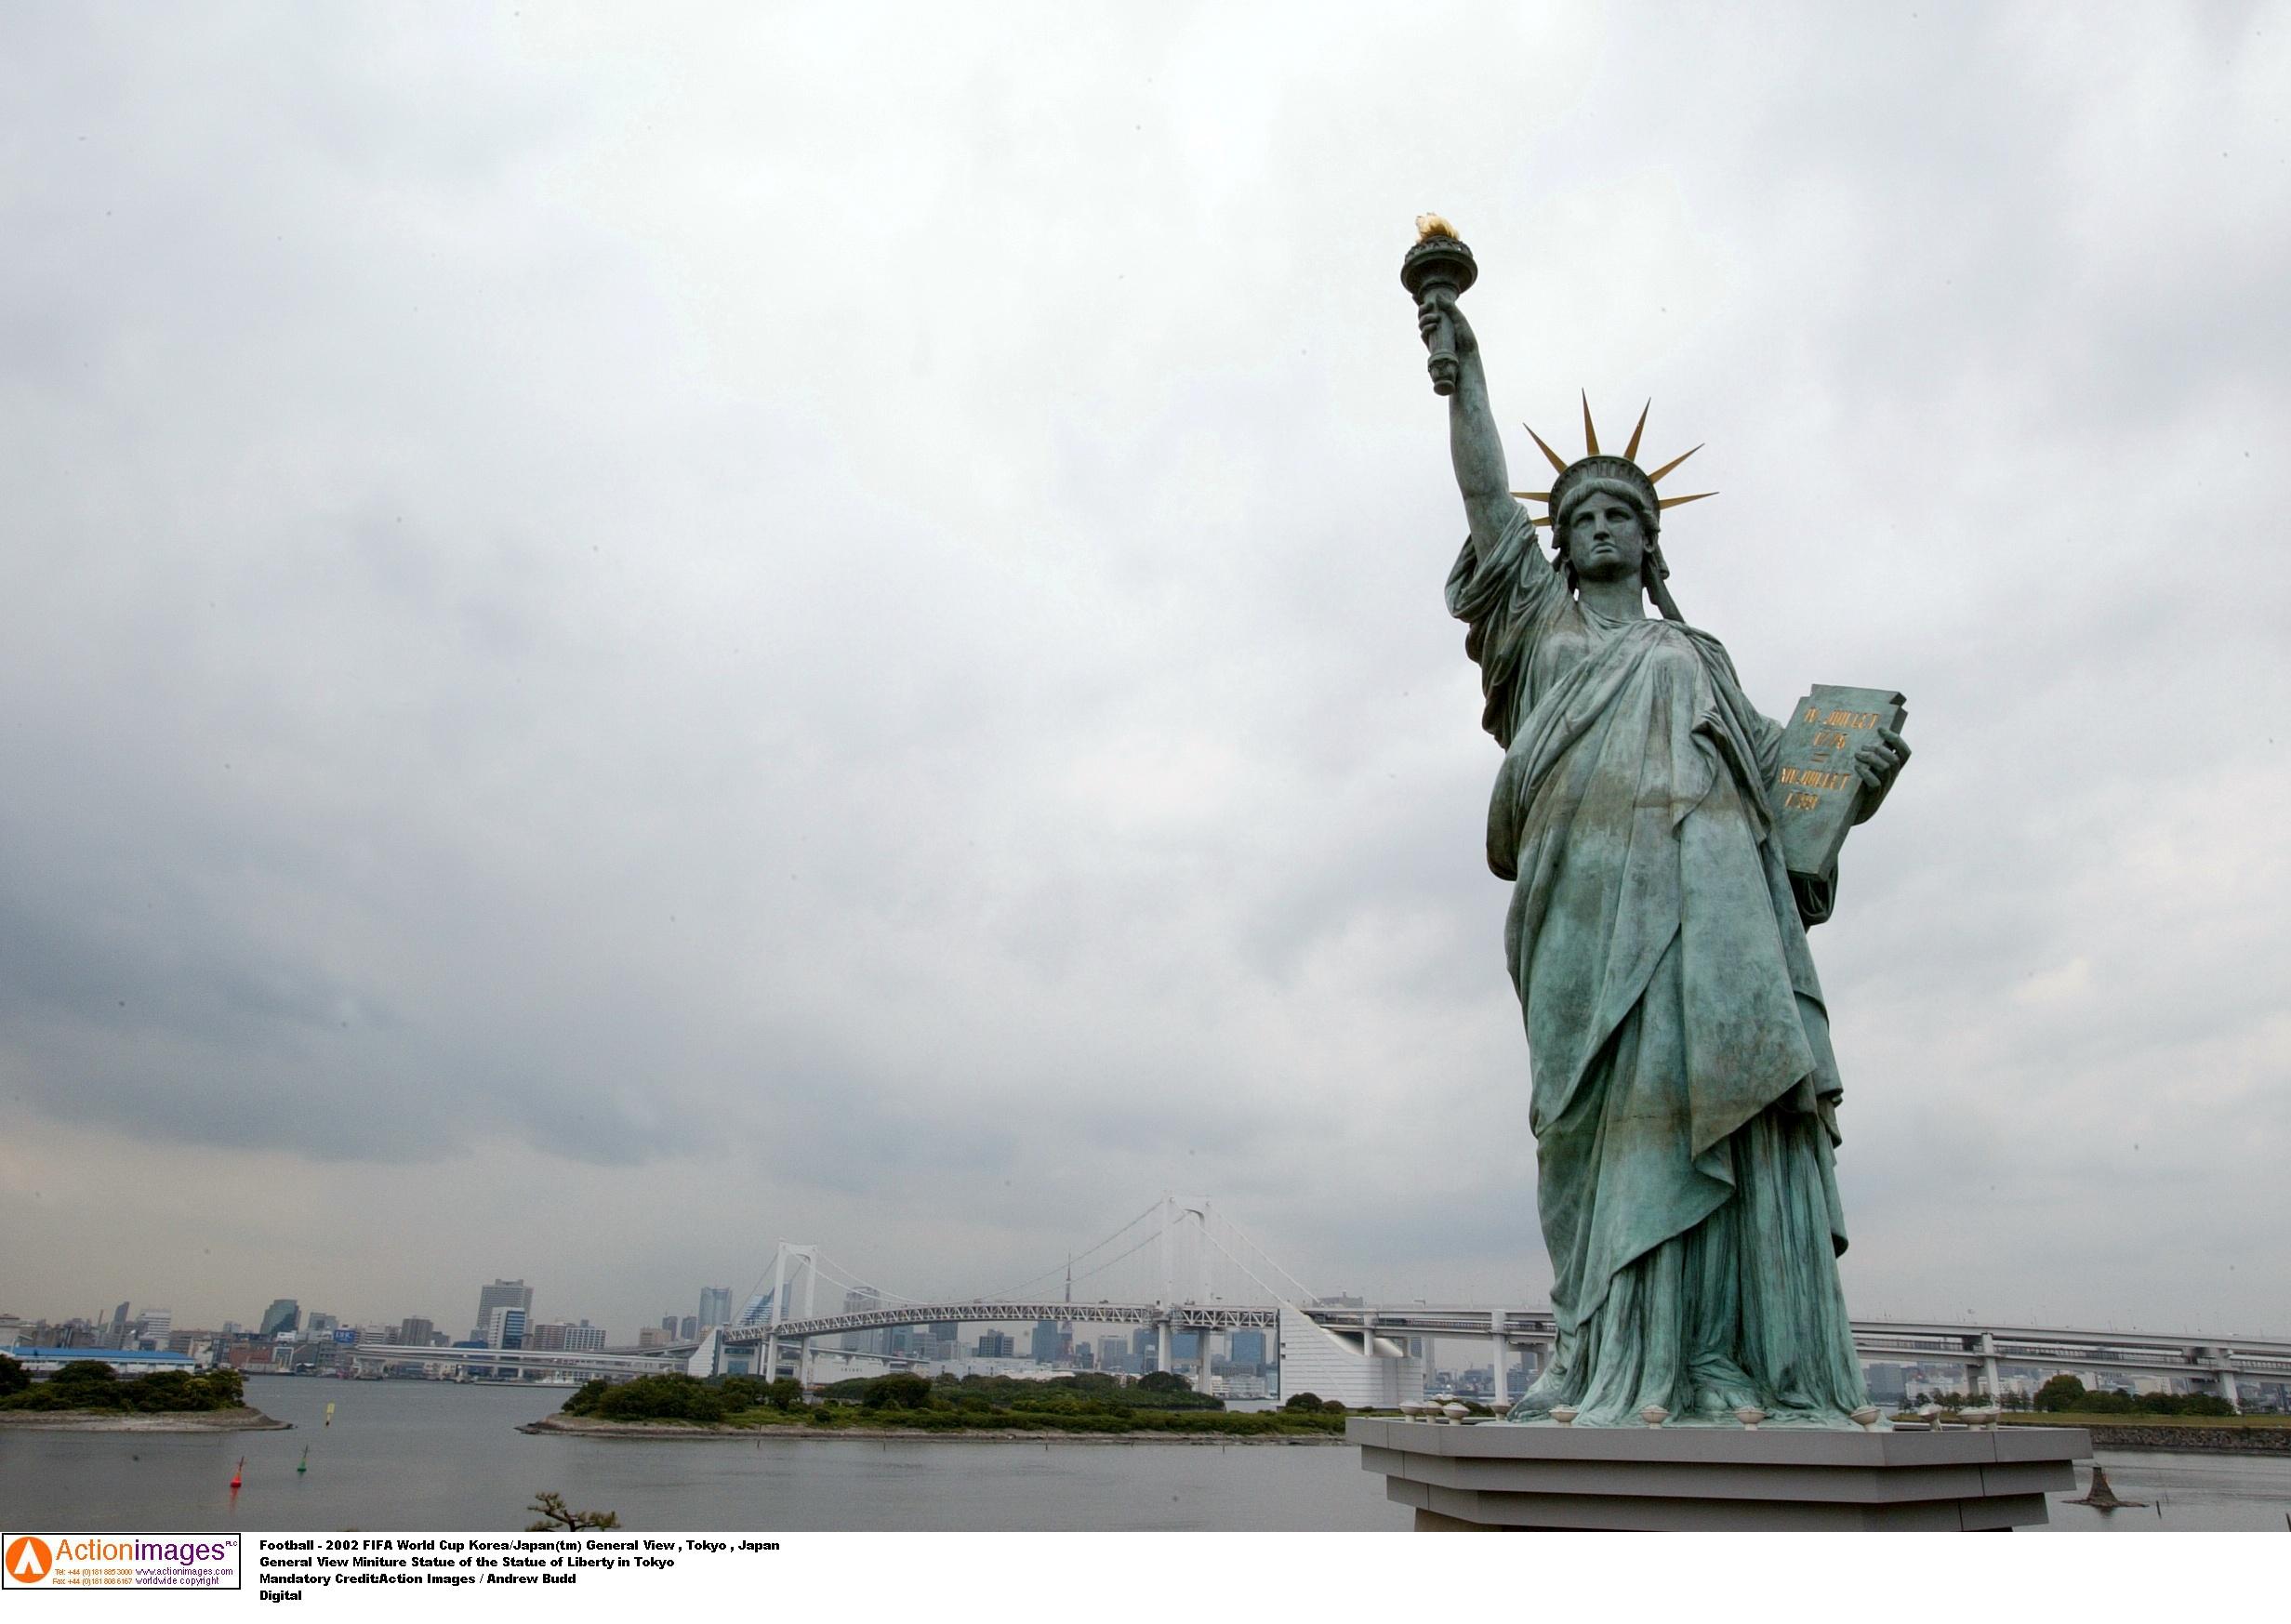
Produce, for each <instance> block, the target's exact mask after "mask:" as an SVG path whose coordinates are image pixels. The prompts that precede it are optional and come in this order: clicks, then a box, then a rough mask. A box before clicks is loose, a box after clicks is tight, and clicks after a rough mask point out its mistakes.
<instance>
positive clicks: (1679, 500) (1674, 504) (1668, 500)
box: [1655, 491, 1718, 510]
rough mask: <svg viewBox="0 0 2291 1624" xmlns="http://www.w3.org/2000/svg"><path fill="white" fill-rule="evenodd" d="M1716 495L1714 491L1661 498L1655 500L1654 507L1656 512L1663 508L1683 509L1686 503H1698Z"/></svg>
mask: <svg viewBox="0 0 2291 1624" xmlns="http://www.w3.org/2000/svg"><path fill="white" fill-rule="evenodd" d="M1717 494H1718V493H1717V492H1715V491H1697V492H1695V494H1694V495H1691V496H1663V497H1660V498H1658V499H1657V501H1656V502H1655V507H1656V508H1657V509H1658V510H1659V509H1661V508H1678V507H1683V506H1684V505H1686V504H1687V503H1688V502H1700V501H1701V500H1702V498H1703V497H1705V496H1715V495H1717Z"/></svg>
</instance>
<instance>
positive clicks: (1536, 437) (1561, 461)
mask: <svg viewBox="0 0 2291 1624" xmlns="http://www.w3.org/2000/svg"><path fill="white" fill-rule="evenodd" d="M1519 426H1520V427H1521V428H1522V429H1527V431H1528V438H1529V439H1530V440H1532V441H1534V442H1535V443H1536V446H1537V448H1538V449H1540V450H1541V451H1542V452H1543V455H1544V456H1546V457H1548V458H1549V459H1550V461H1551V466H1552V468H1553V469H1555V470H1556V471H1557V472H1559V473H1565V472H1567V458H1566V457H1564V456H1560V455H1559V454H1558V453H1557V452H1556V451H1554V450H1552V448H1551V447H1550V446H1548V445H1545V444H1544V443H1543V436H1542V435H1541V434H1538V433H1537V432H1536V431H1535V429H1534V428H1533V426H1532V425H1530V424H1527V423H1522V424H1520V425H1519Z"/></svg>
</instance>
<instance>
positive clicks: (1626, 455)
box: [1622, 395, 1654, 462]
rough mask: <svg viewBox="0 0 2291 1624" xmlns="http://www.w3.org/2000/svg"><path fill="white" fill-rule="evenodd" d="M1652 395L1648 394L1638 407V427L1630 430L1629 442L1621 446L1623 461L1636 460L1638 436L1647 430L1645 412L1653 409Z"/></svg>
mask: <svg viewBox="0 0 2291 1624" xmlns="http://www.w3.org/2000/svg"><path fill="white" fill-rule="evenodd" d="M1653 409H1654V397H1653V396H1651V395H1649V397H1648V399H1647V403H1646V404H1645V405H1643V406H1641V407H1640V408H1639V409H1638V427H1637V428H1635V429H1632V430H1631V443H1630V444H1628V445H1626V446H1624V447H1623V448H1622V460H1623V461H1625V462H1636V461H1637V460H1638V437H1639V436H1640V435H1642V434H1644V433H1646V432H1647V414H1648V413H1649V412H1650V411H1652V410H1653Z"/></svg>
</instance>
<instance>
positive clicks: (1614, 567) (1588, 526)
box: [1567, 492, 1647, 581]
mask: <svg viewBox="0 0 2291 1624" xmlns="http://www.w3.org/2000/svg"><path fill="white" fill-rule="evenodd" d="M1646 559H1647V531H1646V528H1645V527H1644V526H1643V525H1641V524H1640V523H1639V520H1638V509H1636V508H1634V507H1632V506H1631V504H1630V503H1628V502H1626V501H1624V500H1623V499H1622V497H1621V496H1610V495H1607V494H1606V493H1605V492H1598V493H1595V494H1594V495H1589V496H1586V497H1584V498H1583V501H1581V502H1580V503H1578V504H1577V505H1576V507H1575V510H1574V511H1573V512H1572V513H1570V514H1569V515H1568V521H1567V560H1568V562H1569V563H1570V564H1573V565H1574V566H1575V574H1576V578H1577V579H1579V580H1584V581H1612V580H1622V579H1626V578H1628V577H1630V576H1634V575H1636V574H1638V573H1639V569H1640V566H1641V565H1643V564H1644V563H1645V561H1646Z"/></svg>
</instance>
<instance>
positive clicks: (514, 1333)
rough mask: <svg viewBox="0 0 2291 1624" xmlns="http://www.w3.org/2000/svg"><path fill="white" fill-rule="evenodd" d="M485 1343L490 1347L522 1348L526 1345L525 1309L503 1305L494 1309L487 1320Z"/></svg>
mask: <svg viewBox="0 0 2291 1624" xmlns="http://www.w3.org/2000/svg"><path fill="white" fill-rule="evenodd" d="M484 1334H485V1345H486V1346H487V1347H488V1348H522V1347H523V1346H524V1345H525V1311H524V1310H523V1309H522V1308H509V1307H506V1306H505V1307H501V1308H497V1309H495V1310H494V1311H493V1317H492V1318H490V1319H488V1320H487V1321H486V1322H485V1333H484Z"/></svg>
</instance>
